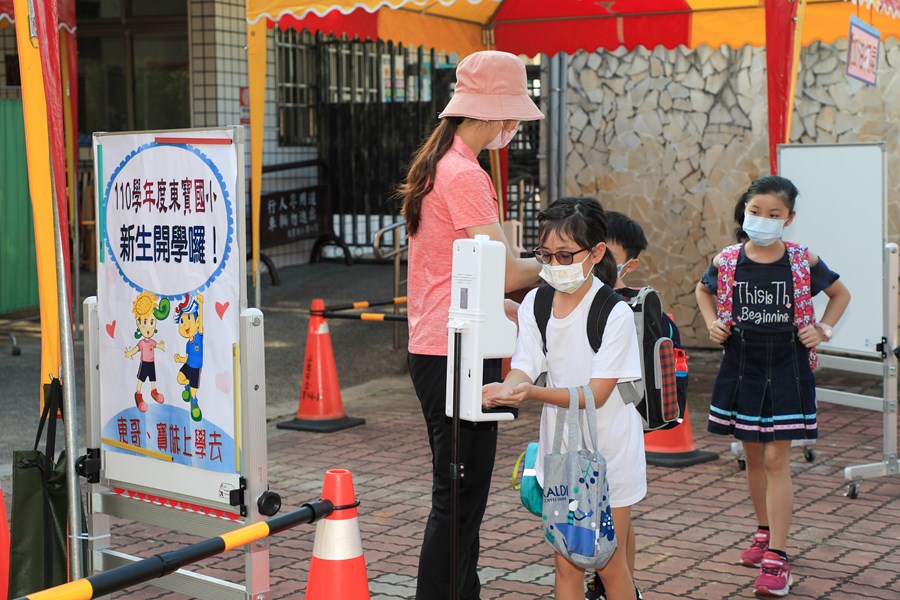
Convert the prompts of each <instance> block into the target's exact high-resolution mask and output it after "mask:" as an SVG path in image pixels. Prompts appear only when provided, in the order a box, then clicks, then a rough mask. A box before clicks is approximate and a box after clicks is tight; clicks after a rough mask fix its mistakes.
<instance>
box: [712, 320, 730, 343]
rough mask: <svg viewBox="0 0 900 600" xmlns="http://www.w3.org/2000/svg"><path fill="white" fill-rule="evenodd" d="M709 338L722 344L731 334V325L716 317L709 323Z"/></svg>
mask: <svg viewBox="0 0 900 600" xmlns="http://www.w3.org/2000/svg"><path fill="white" fill-rule="evenodd" d="M708 327H709V339H710V340H712V341H713V342H715V343H717V344H720V345H721V344H724V343H725V342H726V341H727V340H728V338H729V337H730V336H731V326H730V325H726V324H725V323H723V322H722V321H720V320H718V319H716V320H714V321H713V322H712V323H710V324H709V326H708Z"/></svg>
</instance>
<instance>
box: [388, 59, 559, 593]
mask: <svg viewBox="0 0 900 600" xmlns="http://www.w3.org/2000/svg"><path fill="white" fill-rule="evenodd" d="M543 117H544V115H543V114H542V113H541V111H540V110H538V108H537V106H535V104H534V102H533V101H532V100H531V98H530V97H529V96H528V91H527V87H526V76H525V64H524V63H523V62H522V61H521V60H520V59H519V58H518V57H517V56H515V55H513V54H509V53H507V52H495V51H485V52H476V53H474V54H471V55H469V56H467V57H466V58H464V59H463V60H462V61H460V63H459V65H457V67H456V89H455V92H454V95H453V98H452V99H451V100H450V102H449V103H448V104H447V107H446V108H445V109H444V111H443V112H442V113H441V114H440V115H439V118H440V123H439V124H438V126H437V127H436V128H435V130H434V131H433V132H432V133H431V136H430V137H429V138H428V139H427V140H426V141H425V143H424V144H423V145H422V147H421V148H420V149H419V151H418V152H417V153H416V155H415V156H414V157H413V161H412V166H411V167H410V169H409V173H408V175H407V177H406V181H405V182H404V183H403V185H402V186H401V187H400V194H401V196H402V197H403V215H404V216H405V217H406V229H407V231H408V232H409V278H408V284H407V288H408V297H409V300H408V307H407V308H408V314H409V372H410V377H411V378H412V382H413V386H414V387H415V390H416V395H417V396H418V397H419V401H420V402H421V404H422V412H423V414H424V416H425V423H426V425H427V427H428V440H429V442H430V444H431V451H432V467H433V486H432V495H431V514H430V515H429V516H428V523H427V525H426V526H425V535H424V539H423V541H422V551H421V553H420V555H419V575H418V584H417V586H416V598H417V599H419V600H441V599H443V598H449V597H450V525H451V524H450V454H451V424H450V419H449V418H448V417H446V416H445V414H444V406H445V402H446V400H445V397H446V395H445V388H446V378H447V313H448V311H449V309H450V278H451V264H452V259H451V254H452V249H453V242H454V241H455V240H458V239H464V238H474V237H475V236H476V235H478V234H484V235H488V236H490V238H491V239H494V240H498V241H502V242H504V243H505V244H506V245H507V248H508V247H509V243H508V242H507V240H506V238H505V236H504V235H503V230H502V229H501V228H500V223H499V219H498V213H497V197H496V194H495V193H494V188H493V186H492V185H491V179H490V177H489V176H488V174H487V173H485V172H484V170H483V169H482V168H481V167H480V166H479V165H478V160H477V158H476V157H477V156H478V153H479V152H481V151H482V150H484V149H489V150H496V149H500V148H503V147H505V146H506V145H507V144H509V142H510V141H511V140H512V138H513V136H514V135H515V134H516V131H517V130H518V127H519V121H531V120H536V119H542V118H543ZM539 271H540V265H539V264H538V263H537V262H536V261H535V260H533V259H531V258H530V257H529V258H525V259H523V258H516V257H515V256H514V255H513V252H512V250H509V252H508V253H507V259H506V290H507V291H513V290H517V289H521V288H524V287H528V286H530V285H533V284H535V283H536V282H537V281H538V272H539ZM488 363H496V364H488ZM485 364H486V366H487V367H488V368H487V369H486V370H485V373H484V382H485V383H488V382H493V381H500V367H499V361H485ZM496 447H497V425H496V423H480V424H472V423H468V422H465V421H463V422H462V424H461V432H460V440H459V450H460V462H462V463H463V464H464V465H465V468H466V471H465V477H464V478H463V479H462V481H461V484H460V498H459V515H460V525H459V532H460V533H459V554H460V568H459V577H460V583H459V590H460V592H461V597H462V598H463V599H477V598H479V595H480V590H481V584H480V582H479V580H478V575H477V573H476V571H475V569H476V567H477V566H478V552H479V529H480V527H481V519H482V517H483V516H484V510H485V507H486V506H487V498H488V492H489V491H490V483H491V474H492V472H493V469H494V453H495V450H496ZM453 600H456V599H453Z"/></svg>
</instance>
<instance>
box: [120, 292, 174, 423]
mask: <svg viewBox="0 0 900 600" xmlns="http://www.w3.org/2000/svg"><path fill="white" fill-rule="evenodd" d="M169 309H170V304H169V301H168V300H167V299H166V298H163V299H159V298H158V297H157V296H156V295H155V294H152V293H150V292H141V293H140V294H138V296H137V298H135V299H134V305H133V306H132V308H131V311H132V312H133V313H134V322H135V325H137V329H136V330H135V332H134V337H135V339H136V340H138V343H137V344H135V345H134V347H132V348H125V356H127V357H128V358H129V359H132V358H134V355H135V354H137V353H138V351H140V353H141V365H140V366H139V367H138V372H137V390H136V391H135V392H134V404H135V406H137V409H138V410H139V411H141V412H142V413H145V412H147V403H146V402H144V397H143V395H142V394H141V384H142V383H143V382H144V381H147V380H148V379H149V380H150V397H151V398H153V399H154V400H156V402H158V403H159V404H162V403H163V402H165V398H164V397H163V395H162V394H160V393H159V391H158V390H157V389H156V362H154V352H155V350H157V349H159V350H162V351H165V349H166V343H165V342H158V343H157V341H156V340H154V339H153V335H154V334H155V333H156V323H157V322H158V321H162V320H164V319H165V318H166V317H168V316H169Z"/></svg>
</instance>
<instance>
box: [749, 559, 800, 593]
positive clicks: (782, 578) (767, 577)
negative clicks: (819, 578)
mask: <svg viewBox="0 0 900 600" xmlns="http://www.w3.org/2000/svg"><path fill="white" fill-rule="evenodd" d="M792 583H793V581H791V563H790V562H789V561H787V560H784V559H783V558H781V557H780V556H779V555H777V554H775V553H774V552H766V553H765V555H764V556H763V558H762V564H761V565H760V567H759V577H757V578H756V583H754V584H753V593H754V594H756V595H757V596H779V597H780V596H787V595H788V592H790V591H791V584H792Z"/></svg>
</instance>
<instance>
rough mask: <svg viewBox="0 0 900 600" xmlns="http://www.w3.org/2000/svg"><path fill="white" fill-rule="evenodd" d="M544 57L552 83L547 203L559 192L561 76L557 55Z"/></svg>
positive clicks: (548, 130) (547, 123)
mask: <svg viewBox="0 0 900 600" xmlns="http://www.w3.org/2000/svg"><path fill="white" fill-rule="evenodd" d="M544 57H545V58H546V59H547V61H546V62H547V64H548V65H549V66H550V68H549V72H548V74H547V77H548V79H549V81H548V83H549V84H550V85H549V86H548V87H549V88H550V97H549V106H548V107H547V112H548V115H547V116H548V118H547V120H546V121H545V123H546V127H547V196H548V197H547V198H546V199H545V204H549V203H550V202H551V200H550V199H551V198H553V197H554V196H555V195H556V192H557V184H556V182H557V179H558V178H559V174H558V173H557V169H558V168H559V161H558V160H557V158H556V156H557V155H558V154H559V138H558V137H557V135H556V113H557V112H558V111H559V76H558V71H557V69H558V66H559V65H558V64H557V62H556V57H555V56H553V57H548V56H547V55H546V54H545V55H544Z"/></svg>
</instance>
